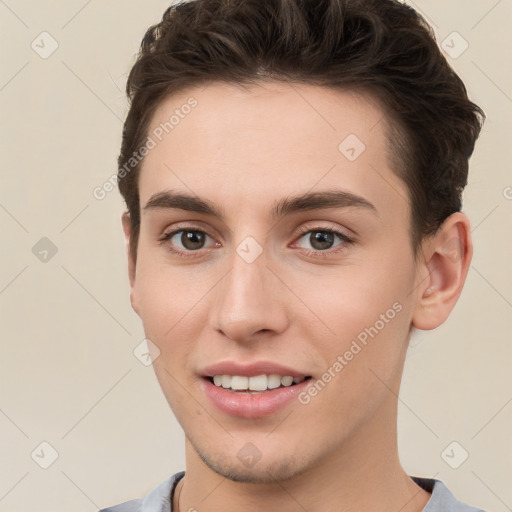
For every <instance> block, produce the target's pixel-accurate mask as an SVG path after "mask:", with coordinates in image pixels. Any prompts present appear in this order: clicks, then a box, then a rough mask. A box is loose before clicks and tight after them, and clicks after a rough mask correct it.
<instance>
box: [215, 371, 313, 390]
mask: <svg viewBox="0 0 512 512" xmlns="http://www.w3.org/2000/svg"><path fill="white" fill-rule="evenodd" d="M304 379H305V377H292V376H290V375H284V376H281V375H257V376H255V377H244V376H242V375H214V376H213V383H214V384H215V385H216V386H218V387H221V386H222V387H223V388H225V389H231V390H233V391H247V390H249V391H266V390H267V389H276V388H278V387H280V386H284V387H288V386H291V385H292V384H299V383H300V382H302V381H303V380H304Z"/></svg>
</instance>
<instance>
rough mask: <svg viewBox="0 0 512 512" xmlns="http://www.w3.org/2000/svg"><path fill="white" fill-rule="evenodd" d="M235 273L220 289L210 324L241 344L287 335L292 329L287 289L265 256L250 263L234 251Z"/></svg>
mask: <svg viewBox="0 0 512 512" xmlns="http://www.w3.org/2000/svg"><path fill="white" fill-rule="evenodd" d="M231 262H232V265H231V269H230V270H229V271H228V272H227V273H226V274H225V275H224V277H223V278H222V279H221V282H220V283H219V284H218V286H216V296H215V300H214V305H213V307H212V309H211V310H210V312H211V317H210V321H211V324H212V326H213V327H214V329H215V330H216V331H217V332H220V333H221V334H223V335H224V336H226V337H227V338H229V339H230V340H233V341H236V342H238V343H247V342H252V341H256V339H257V338H258V336H261V335H267V336H268V335H269V334H271V333H273V334H277V333H280V332H283V331H284V330H285V329H286V327H287V325H288V316H287V310H286V287H285V286H284V285H283V284H282V282H281V281H280V280H279V279H278V277H277V276H276V273H275V271H273V270H271V269H270V268H269V267H268V266H267V264H268V261H267V258H266V257H265V256H264V253H263V254H261V255H260V256H259V257H258V258H257V259H256V260H255V261H253V262H252V263H248V262H247V261H245V260H244V259H243V258H242V257H240V256H239V254H238V253H236V252H235V251H234V254H233V257H232V260H231Z"/></svg>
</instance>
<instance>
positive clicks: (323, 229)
mask: <svg viewBox="0 0 512 512" xmlns="http://www.w3.org/2000/svg"><path fill="white" fill-rule="evenodd" d="M182 231H185V232H186V231H188V232H194V233H202V234H204V235H207V236H210V235H209V234H208V233H207V232H206V231H204V230H202V229H197V228H195V227H191V226H178V227H177V228H175V229H173V230H172V231H170V232H168V233H164V234H163V235H162V236H161V237H160V238H159V239H158V241H159V242H160V243H161V244H164V243H165V242H168V241H169V240H170V239H171V238H172V237H173V236H174V235H176V234H177V233H181V232H182ZM315 232H317V233H330V234H333V235H336V236H338V237H339V238H340V240H341V242H342V243H340V244H339V245H337V246H335V248H334V249H327V250H325V251H321V250H314V249H303V251H305V253H306V255H307V256H310V257H312V258H318V259H322V258H327V257H329V256H331V255H332V254H337V253H339V252H341V251H343V250H345V249H346V246H347V245H350V244H353V243H354V240H353V239H352V238H350V237H348V236H347V235H345V234H344V233H342V232H341V231H338V230H337V229H333V228H331V227H328V226H315V227H311V226H305V227H303V228H301V229H300V230H299V233H298V237H297V238H298V239H300V238H302V237H303V236H304V235H305V234H307V233H315ZM210 238H213V237H210ZM167 250H168V251H169V252H171V253H172V254H177V255H178V256H181V257H183V258H197V257H199V256H200V254H197V253H199V252H200V249H199V250H197V251H182V250H177V249H175V248H173V247H171V246H168V247H167Z"/></svg>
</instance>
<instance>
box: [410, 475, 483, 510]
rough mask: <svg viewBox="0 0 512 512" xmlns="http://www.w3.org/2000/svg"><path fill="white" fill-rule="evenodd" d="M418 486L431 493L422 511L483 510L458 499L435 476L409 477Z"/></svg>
mask: <svg viewBox="0 0 512 512" xmlns="http://www.w3.org/2000/svg"><path fill="white" fill-rule="evenodd" d="M411 478H412V479H413V480H414V481H415V482H416V483H417V484H418V485H419V486H420V487H422V488H423V489H425V490H426V491H428V492H430V493H431V494H432V496H431V498H430V500H429V501H428V503H427V505H426V507H425V508H424V509H423V511H422V512H485V511H484V510H482V509H480V508H477V507H472V506H471V505H468V504H467V503H464V502H462V501H459V500H458V499H457V498H456V497H455V496H454V495H453V493H452V492H451V491H450V490H449V489H448V487H446V485H445V484H444V483H443V482H442V481H441V480H437V479H435V478H422V477H417V476H412V477H411Z"/></svg>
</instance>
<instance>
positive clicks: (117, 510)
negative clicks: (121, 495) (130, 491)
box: [99, 499, 142, 512]
mask: <svg viewBox="0 0 512 512" xmlns="http://www.w3.org/2000/svg"><path fill="white" fill-rule="evenodd" d="M141 503H142V500H141V499H139V500H130V501H125V502H124V503H120V504H119V505H114V506H112V507H108V508H102V509H101V510H100V511H99V512H137V510H138V509H139V507H140V505H141Z"/></svg>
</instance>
